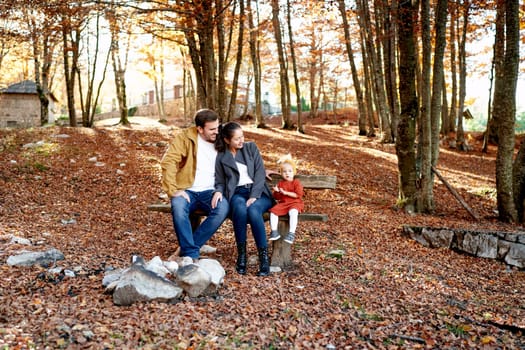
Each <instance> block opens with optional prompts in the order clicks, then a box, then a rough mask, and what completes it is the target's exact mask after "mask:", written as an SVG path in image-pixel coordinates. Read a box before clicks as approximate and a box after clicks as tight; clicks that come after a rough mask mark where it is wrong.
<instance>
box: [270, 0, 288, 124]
mask: <svg viewBox="0 0 525 350" xmlns="http://www.w3.org/2000/svg"><path fill="white" fill-rule="evenodd" d="M272 24H273V32H274V36H275V41H276V45H277V56H278V59H279V82H280V86H281V90H280V93H281V110H282V127H283V129H288V128H290V127H291V125H290V101H289V100H288V97H289V96H290V94H289V89H290V87H289V85H288V84H287V82H288V73H287V65H286V59H285V55H284V46H283V40H282V33H281V22H280V20H279V1H278V0H272Z"/></svg>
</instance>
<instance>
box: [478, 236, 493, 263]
mask: <svg viewBox="0 0 525 350" xmlns="http://www.w3.org/2000/svg"><path fill="white" fill-rule="evenodd" d="M477 256H479V257H480V258H490V259H496V258H497V257H498V238H497V237H495V236H492V235H489V234H480V235H478V253H477Z"/></svg>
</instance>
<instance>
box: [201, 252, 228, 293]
mask: <svg viewBox="0 0 525 350" xmlns="http://www.w3.org/2000/svg"><path fill="white" fill-rule="evenodd" d="M198 265H199V266H200V267H201V268H202V269H203V270H204V271H206V272H207V273H208V274H209V275H210V277H211V283H212V284H213V285H214V286H215V287H216V288H218V287H219V286H220V285H221V284H222V283H223V282H224V276H226V271H224V268H223V267H222V265H221V264H220V263H219V262H218V261H217V260H215V259H200V260H199V263H198Z"/></svg>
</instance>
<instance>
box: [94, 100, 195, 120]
mask: <svg viewBox="0 0 525 350" xmlns="http://www.w3.org/2000/svg"><path fill="white" fill-rule="evenodd" d="M183 103H184V102H183V100H182V99H180V98H179V99H176V100H168V101H164V108H165V113H166V117H167V118H174V117H182V116H183V114H184V106H183ZM136 107H137V110H136V111H135V113H134V114H133V115H134V116H137V117H139V116H140V117H156V118H158V115H159V114H158V111H157V104H156V103H154V104H146V105H140V106H136ZM191 114H193V113H191ZM119 117H120V112H119V111H118V110H116V111H112V112H107V113H100V114H97V115H96V116H95V120H102V119H109V118H119Z"/></svg>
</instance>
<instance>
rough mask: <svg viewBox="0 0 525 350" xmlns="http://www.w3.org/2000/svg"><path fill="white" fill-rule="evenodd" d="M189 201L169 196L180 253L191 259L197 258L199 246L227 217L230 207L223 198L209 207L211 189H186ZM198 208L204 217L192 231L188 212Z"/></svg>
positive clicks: (211, 195) (211, 194)
mask: <svg viewBox="0 0 525 350" xmlns="http://www.w3.org/2000/svg"><path fill="white" fill-rule="evenodd" d="M186 193H187V194H188V196H189V197H190V202H189V203H188V201H187V200H186V199H185V198H184V197H180V196H179V197H172V198H171V216H172V219H173V228H174V229H175V234H176V235H177V240H178V241H179V245H180V250H181V252H180V255H181V256H189V257H191V258H193V259H197V258H199V250H200V248H201V247H202V246H203V245H204V244H205V243H206V242H207V241H208V240H209V239H210V238H211V236H213V234H214V233H215V231H217V229H218V228H219V227H220V226H221V224H222V223H223V222H224V220H225V219H226V218H227V217H228V212H229V210H230V207H229V205H228V201H227V200H226V199H225V198H223V199H222V201H220V202H219V204H218V205H217V207H216V208H215V209H212V207H211V199H212V197H213V190H208V191H202V192H193V191H186ZM197 209H200V210H202V211H204V213H205V214H206V219H205V220H204V221H203V222H202V223H201V224H200V225H199V226H198V227H197V229H196V230H195V232H193V230H192V227H191V221H190V214H191V213H192V212H194V211H195V210H197Z"/></svg>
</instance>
